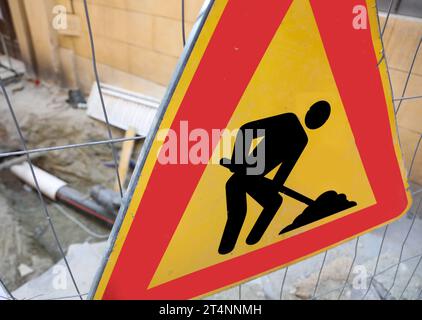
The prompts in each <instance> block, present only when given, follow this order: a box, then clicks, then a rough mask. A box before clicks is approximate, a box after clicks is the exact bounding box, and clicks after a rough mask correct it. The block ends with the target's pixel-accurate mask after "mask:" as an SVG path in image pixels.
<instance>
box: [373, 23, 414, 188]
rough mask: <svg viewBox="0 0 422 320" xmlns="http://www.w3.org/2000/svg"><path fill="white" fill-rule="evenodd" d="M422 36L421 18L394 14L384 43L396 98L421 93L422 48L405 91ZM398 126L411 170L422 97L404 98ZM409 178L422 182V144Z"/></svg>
mask: <svg viewBox="0 0 422 320" xmlns="http://www.w3.org/2000/svg"><path fill="white" fill-rule="evenodd" d="M421 39H422V20H421V19H411V18H398V17H393V18H392V19H391V21H389V23H388V26H387V29H386V32H385V36H384V46H385V51H386V55H387V59H388V64H389V68H390V75H391V80H392V81H391V82H392V85H393V92H394V96H395V98H396V99H398V98H401V97H402V96H405V97H413V96H422V47H421V48H420V51H419V54H418V57H417V59H416V62H415V65H414V68H413V72H412V73H411V74H410V78H409V82H408V86H407V90H406V91H404V88H405V83H406V80H407V78H408V75H409V69H410V67H411V65H412V60H413V58H414V55H415V52H416V49H417V48H418V45H419V43H420V41H421ZM398 106H399V102H396V107H398ZM370 107H371V106H368V108H370ZM398 127H399V134H400V140H401V146H402V151H403V154H404V157H405V163H406V167H407V168H408V170H409V169H410V166H411V164H412V160H413V154H414V151H415V148H416V146H417V144H418V142H419V139H420V137H421V136H422V99H415V100H405V101H403V102H402V103H401V105H400V110H399V112H398ZM410 180H411V181H413V182H416V183H418V184H420V185H422V144H421V146H420V149H419V152H418V154H417V155H416V157H415V158H414V164H413V169H412V172H411V175H410Z"/></svg>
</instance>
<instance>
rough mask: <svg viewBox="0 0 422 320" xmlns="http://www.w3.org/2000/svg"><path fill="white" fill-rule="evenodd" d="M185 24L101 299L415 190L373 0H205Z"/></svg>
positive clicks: (275, 264) (229, 258)
mask: <svg viewBox="0 0 422 320" xmlns="http://www.w3.org/2000/svg"><path fill="white" fill-rule="evenodd" d="M333 13H335V14H333ZM357 15H360V17H358V18H359V21H357V20H356V19H357ZM193 33H194V36H193V37H192V39H191V42H190V45H189V46H188V48H187V49H186V52H185V54H184V57H183V58H182V62H183V63H182V64H181V66H180V68H179V70H178V72H177V74H176V77H175V80H174V83H173V85H172V86H171V87H170V89H169V93H168V96H167V99H166V101H165V103H164V104H163V107H162V110H161V114H160V115H159V117H158V119H157V125H156V128H155V130H154V134H153V137H152V138H151V139H150V140H149V141H147V143H146V146H145V151H144V152H143V154H142V155H141V163H140V166H138V168H137V170H138V171H137V173H138V174H137V177H136V178H137V180H136V181H134V183H133V186H132V188H131V190H130V191H131V192H132V197H131V202H130V205H129V206H128V208H125V210H124V212H123V213H122V215H121V219H120V220H119V221H120V222H119V223H118V226H117V228H115V231H114V238H113V241H112V243H111V247H110V250H109V252H108V254H107V259H106V263H105V266H104V268H103V269H102V270H101V274H100V277H99V279H98V283H96V286H95V296H94V298H96V299H125V298H130V299H166V298H168V299H186V298H194V297H198V296H201V295H205V294H207V293H210V292H214V291H216V290H219V289H221V288H225V287H227V286H230V285H233V284H236V283H239V282H242V281H244V280H247V279H250V278H252V277H254V276H258V275H260V274H263V273H265V272H269V271H271V270H274V269H276V268H279V267H281V266H284V265H287V264H290V263H293V262H295V261H297V260H299V259H301V258H303V257H306V256H309V255H312V254H316V253H318V252H320V251H321V250H324V249H327V248H328V247H331V246H334V245H336V244H338V243H340V242H342V241H345V240H347V239H350V238H352V237H354V236H356V235H358V234H362V233H364V232H367V231H369V230H371V229H373V228H375V227H377V226H380V225H382V224H384V223H387V222H389V221H391V220H392V219H394V218H397V217H399V216H400V215H401V214H402V213H403V212H405V210H406V209H407V208H408V207H409V205H410V201H409V199H410V198H409V196H408V194H407V192H406V188H407V183H406V181H405V179H404V178H403V176H404V172H403V170H402V167H401V156H400V150H399V147H398V143H397V136H396V129H395V124H394V113H393V105H392V98H391V93H390V87H389V80H388V76H387V71H386V67H385V65H384V64H383V63H381V64H379V65H378V61H379V60H380V59H381V52H382V44H381V41H380V38H379V32H378V23H377V12H376V9H375V0H366V1H364V0H343V1H339V2H336V3H335V4H332V3H328V2H327V1H324V0H311V1H308V0H306V1H305V0H271V1H266V2H265V4H264V3H262V2H260V1H256V0H242V1H240V0H224V1H223V0H222V1H214V2H210V3H208V4H207V5H206V7H205V8H204V12H203V14H202V18H201V20H200V22H198V24H197V26H196V30H195V31H194V32H193Z"/></svg>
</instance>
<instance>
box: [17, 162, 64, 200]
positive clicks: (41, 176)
mask: <svg viewBox="0 0 422 320" xmlns="http://www.w3.org/2000/svg"><path fill="white" fill-rule="evenodd" d="M33 167H34V172H35V176H36V177H37V181H38V185H39V187H40V190H41V192H42V193H43V194H44V195H45V196H47V197H49V198H50V199H51V200H56V195H57V191H59V189H60V188H62V187H64V186H65V185H67V183H66V182H64V181H63V180H60V179H58V178H56V177H55V176H53V175H51V174H49V173H48V172H45V171H44V170H41V169H40V168H37V167H36V166H33ZM10 171H12V173H13V174H14V175H16V176H17V177H18V178H19V179H21V180H22V181H24V182H25V183H26V184H28V185H30V186H31V187H33V188H36V186H35V181H34V178H33V176H32V172H31V168H30V166H29V164H28V163H27V162H24V163H22V164H19V165H15V166H12V167H11V168H10Z"/></svg>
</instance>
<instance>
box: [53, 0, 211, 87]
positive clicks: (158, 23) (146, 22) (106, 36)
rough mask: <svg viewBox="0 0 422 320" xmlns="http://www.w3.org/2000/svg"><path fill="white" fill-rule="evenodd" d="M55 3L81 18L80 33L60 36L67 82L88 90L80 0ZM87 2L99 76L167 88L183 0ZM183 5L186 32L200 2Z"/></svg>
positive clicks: (88, 51) (88, 53)
mask: <svg viewBox="0 0 422 320" xmlns="http://www.w3.org/2000/svg"><path fill="white" fill-rule="evenodd" d="M54 2H55V4H59V5H64V6H65V7H66V8H67V10H68V12H71V13H72V12H73V13H74V14H75V15H77V16H78V17H79V18H80V21H81V30H82V31H81V33H80V36H66V35H58V41H59V45H60V57H61V64H62V68H63V69H64V71H65V72H64V74H65V77H64V80H65V83H66V84H67V85H73V86H75V85H79V86H80V87H82V88H83V89H84V90H85V91H86V90H89V88H90V87H91V85H92V82H93V80H94V79H93V74H92V72H91V70H92V67H91V48H90V45H89V37H88V30H87V26H86V20H85V13H84V6H83V1H82V0H73V4H72V1H71V0H54ZM88 3H89V12H90V16H91V23H92V28H93V32H94V37H95V46H96V56H97V61H98V63H99V65H100V73H101V77H102V80H103V81H105V82H108V83H111V84H113V83H115V84H118V85H120V86H125V87H127V88H128V89H134V90H135V89H138V90H139V89H140V90H144V91H145V90H146V91H151V90H152V91H157V90H158V91H160V89H157V90H154V85H153V84H149V83H148V81H151V82H153V83H155V84H158V85H161V86H166V85H167V84H168V82H169V80H170V78H171V76H172V74H173V72H174V69H175V66H176V64H177V61H178V58H179V56H180V54H181V52H182V50H183V45H182V23H181V1H180V0H91V1H89V2H88ZM185 3H186V7H185V10H186V11H185V12H186V16H185V17H186V23H185V25H186V32H187V34H188V33H189V32H190V30H191V29H192V27H193V24H194V22H195V20H196V18H197V15H198V13H199V10H200V8H201V6H202V3H203V0H186V1H185ZM72 71H73V72H72ZM138 77H139V78H141V79H137V78H138ZM144 80H147V81H144ZM161 91H162V90H161Z"/></svg>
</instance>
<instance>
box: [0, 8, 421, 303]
mask: <svg viewBox="0 0 422 320" xmlns="http://www.w3.org/2000/svg"><path fill="white" fill-rule="evenodd" d="M393 4H394V0H390V2H389V5H388V11H387V12H386V14H385V21H384V23H383V24H381V22H380V19H379V16H380V14H379V15H378V20H379V27H380V28H379V33H380V37H381V40H383V37H384V35H385V32H386V30H387V29H388V26H389V23H391V22H390V21H391V19H390V18H391V15H392V12H393V7H394V6H393ZM83 5H84V11H85V18H86V21H85V22H86V26H87V28H88V35H89V44H90V48H91V56H92V68H93V72H94V76H95V82H96V86H97V88H98V91H99V95H100V101H101V107H102V111H103V114H104V119H105V123H106V132H105V134H106V139H104V140H99V141H88V142H80V143H74V144H67V145H62V146H54V147H41V148H36V149H29V148H28V147H27V140H26V139H25V137H24V135H23V132H22V129H21V126H20V123H19V121H18V119H17V116H16V113H15V109H14V106H13V101H11V99H10V95H9V93H8V90H7V88H6V85H5V83H4V82H3V80H0V86H1V91H2V93H3V97H4V101H5V103H6V105H7V107H8V110H9V112H10V115H11V118H12V120H13V123H14V126H15V128H16V131H17V133H18V136H19V140H20V143H21V148H22V150H21V151H14V152H4V153H0V160H1V159H2V158H6V157H12V156H23V157H25V158H26V161H27V162H28V164H29V167H30V170H31V174H32V177H33V180H34V182H35V190H36V192H37V194H38V198H39V201H40V204H41V207H42V209H43V214H44V217H45V219H46V220H47V222H48V225H49V228H50V229H51V231H52V233H53V235H54V241H55V245H56V246H57V248H58V250H59V252H60V255H61V257H62V259H63V262H64V264H65V266H66V269H67V272H68V275H69V276H70V279H71V281H72V285H73V287H74V291H75V294H74V295H70V296H63V297H56V298H52V299H50V300H65V299H75V298H78V299H80V300H83V299H86V297H87V296H88V293H87V292H81V290H80V289H79V286H78V284H77V279H76V278H75V274H74V273H73V272H72V268H71V266H70V264H69V263H68V260H67V257H66V254H65V250H64V249H63V245H62V243H61V242H60V240H59V236H58V234H57V231H56V228H55V223H54V221H53V219H52V218H51V215H50V212H49V209H48V207H47V205H46V202H45V198H44V196H43V194H42V192H41V190H40V187H39V184H38V179H37V175H36V173H35V170H34V166H33V161H32V159H33V157H35V156H36V155H37V154H47V153H50V152H53V151H60V150H67V149H76V148H92V147H94V146H97V145H106V146H108V147H109V148H110V151H111V154H110V156H111V159H112V161H113V163H114V168H115V174H116V179H117V182H118V187H119V193H120V196H121V198H122V199H124V189H123V186H122V181H121V179H120V175H119V172H118V156H117V152H116V149H115V144H120V143H123V142H125V141H129V140H141V139H144V137H139V136H137V137H133V138H119V139H116V138H113V135H112V129H111V125H110V121H109V117H108V113H107V106H106V104H105V101H104V97H103V94H102V89H101V85H100V77H99V72H98V69H97V60H96V51H95V40H94V36H93V31H92V25H91V18H90V13H89V7H88V4H87V0H83ZM377 10H378V8H377ZM181 24H182V25H181V41H182V43H183V46H185V44H186V27H185V26H186V22H185V0H181ZM3 46H4V45H3ZM421 46H422V38H421V39H420V41H419V43H418V45H417V47H416V48H415V52H414V54H413V56H412V62H411V65H410V67H409V70H408V72H407V76H406V81H405V85H404V88H403V90H402V92H401V96H400V97H395V96H394V91H392V92H393V101H394V104H395V107H396V112H395V114H396V118H397V116H398V114H399V113H400V111H401V110H402V106H403V105H404V104H405V103H406V102H409V101H416V100H420V101H422V90H421V94H420V95H414V96H406V94H407V92H408V88H409V83H410V81H411V78H412V74H413V71H414V67H415V63H416V61H417V59H418V57H419V56H420V51H421V50H420V49H421ZM383 47H384V43H383ZM384 48H385V47H384ZM4 51H5V54H6V55H7V56H8V59H9V60H10V57H9V55H8V52H7V50H4ZM383 61H385V63H386V65H387V70H388V73H389V77H390V82H391V76H390V67H389V65H388V61H389V60H388V56H387V54H386V52H385V51H383V52H382V59H381V61H380V62H379V64H381V63H382V62H383ZM421 120H422V119H421ZM421 143H422V135H420V136H419V140H418V142H417V144H416V147H415V150H414V152H413V156H412V159H411V163H410V166H409V168H408V178H409V179H410V177H411V175H412V172H413V170H414V166H415V163H416V157H417V155H418V152H419V151H420V147H421ZM421 194H422V189H421V188H416V189H415V190H412V195H413V196H414V197H416V196H418V195H421ZM421 205H422V197H421V199H420V200H418V202H417V203H416V206H414V207H416V209H415V210H413V211H412V210H411V211H410V212H409V213H408V216H410V219H411V222H410V225H409V227H408V229H407V231H406V232H405V237H404V239H403V241H402V242H401V244H400V246H399V247H400V252H399V254H398V256H397V257H396V261H397V262H396V263H393V264H391V265H389V266H388V267H386V268H383V269H382V270H380V261H381V259H382V253H383V249H384V245H385V241H386V239H387V237H388V234H389V228H390V226H389V225H387V226H385V227H383V231H382V236H381V241H380V243H379V244H378V245H377V250H376V254H375V255H374V257H373V258H374V259H375V266H374V268H373V270H372V271H371V272H370V274H368V275H367V277H366V279H367V285H366V289H363V290H360V292H361V294H360V296H359V297H355V299H367V298H368V293H369V292H370V290H371V288H373V287H375V286H378V287H379V285H380V283H379V282H378V280H377V277H380V276H382V275H384V274H386V273H387V272H388V271H393V276H392V277H390V279H389V280H390V284H389V285H388V286H387V288H385V287H384V286H382V289H383V290H382V294H380V293H378V295H379V298H380V299H402V298H403V296H404V294H405V293H406V290H407V289H408V288H409V286H410V284H411V283H412V281H414V277H415V274H416V273H417V271H418V269H419V267H420V264H421V262H422V246H421V248H420V249H421V253H420V254H417V255H414V256H411V257H408V258H404V254H403V253H404V251H405V248H406V244H407V241H408V238H409V235H410V234H411V232H412V230H413V228H414V225H415V222H416V220H417V219H418V213H419V212H420V210H421ZM101 236H102V235H97V237H98V238H101ZM361 238H362V237H357V238H356V239H355V240H352V241H351V242H349V244H351V245H352V247H353V250H352V251H353V255H352V260H351V263H350V264H349V265H348V266H344V268H343V269H344V270H345V271H346V272H345V273H346V275H345V277H344V278H343V280H342V281H341V283H342V284H341V285H340V286H337V287H334V288H331V289H330V290H327V291H324V292H320V291H321V290H320V286H321V283H322V282H323V281H324V278H323V274H324V271H325V267H326V266H327V258H328V257H329V255H330V252H331V251H333V250H335V249H331V250H327V251H325V252H324V253H322V254H321V255H320V256H316V257H312V258H311V259H319V262H318V263H317V264H319V266H316V267H315V268H314V269H313V270H310V271H309V272H308V274H311V273H313V274H315V275H316V279H315V281H314V284H313V285H312V290H311V293H310V294H309V295H308V296H307V298H306V299H312V300H318V299H326V298H327V296H330V297H331V298H330V299H342V298H344V294H345V291H346V288H347V287H348V286H350V284H349V281H350V280H351V276H352V273H353V269H354V267H355V265H356V260H357V257H358V255H359V252H360V250H359V249H361V248H362V247H361V246H360V244H361V241H362V239H361ZM407 262H413V263H414V264H415V265H414V267H413V269H412V270H411V272H410V276H409V277H407V279H404V280H402V281H404V287H403V288H402V290H401V292H400V293H399V294H397V295H396V296H393V295H392V294H391V292H392V290H393V288H394V287H395V285H396V283H397V281H398V279H399V278H400V267H401V266H402V265H403V264H404V263H407ZM294 266H295V265H291V266H289V267H286V268H284V269H282V270H279V271H278V272H279V273H280V275H281V282H280V283H279V292H278V294H277V297H274V296H271V294H269V295H266V296H265V297H266V298H267V299H280V300H283V299H284V298H285V296H286V290H285V289H286V283H287V281H288V280H289V278H291V279H293V281H294V280H295V279H296V276H295V274H294V273H293V270H292V269H293V267H294ZM0 272H1V271H0ZM245 286H246V284H243V285H239V286H238V287H237V289H231V290H232V292H234V293H233V295H232V296H231V297H232V298H233V297H236V298H237V299H239V300H242V299H244V298H245V295H244V292H245ZM1 287H2V288H3V289H4V291H5V292H6V294H7V295H8V297H0V298H4V299H16V298H15V297H14V295H13V293H12V291H11V290H9V289H8V287H7V285H6V283H5V282H4V281H3V280H2V276H1V273H0V289H1ZM46 294H47V293H46ZM37 298H39V297H38V296H37V297H26V299H37ZM41 298H42V296H41ZM413 299H418V300H420V299H422V286H421V287H420V288H419V291H418V292H417V294H416V295H415V296H414V297H413Z"/></svg>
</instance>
